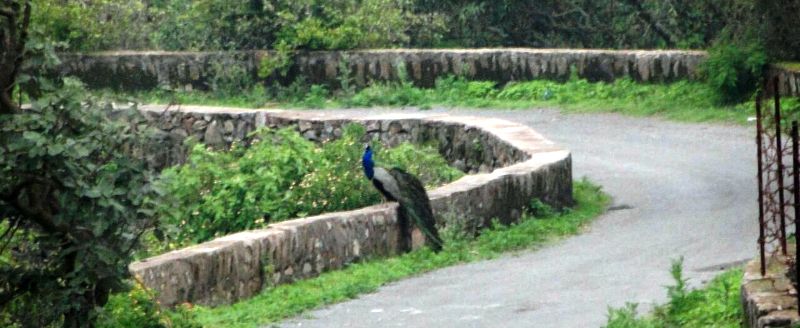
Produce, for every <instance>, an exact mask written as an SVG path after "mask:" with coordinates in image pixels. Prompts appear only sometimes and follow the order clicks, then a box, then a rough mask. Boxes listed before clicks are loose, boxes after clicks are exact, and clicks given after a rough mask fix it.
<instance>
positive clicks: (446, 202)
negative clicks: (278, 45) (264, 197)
mask: <svg viewBox="0 0 800 328" xmlns="http://www.w3.org/2000/svg"><path fill="white" fill-rule="evenodd" d="M144 111H145V113H146V114H147V116H148V117H150V119H156V120H159V124H158V125H159V128H160V129H161V130H162V134H163V136H164V138H169V139H170V140H172V141H175V142H176V143H175V144H178V142H177V141H180V140H182V139H183V138H185V137H186V136H188V135H193V136H196V137H197V138H199V139H200V140H201V141H205V142H208V143H211V144H215V143H216V144H217V146H224V145H225V144H226V143H229V142H231V141H232V140H234V139H238V138H241V137H242V136H244V135H245V134H246V133H247V132H249V131H251V130H252V129H254V128H257V127H260V126H271V127H280V126H295V127H297V128H298V130H299V131H300V132H301V133H303V135H304V136H306V138H309V139H312V140H325V139H330V138H335V137H336V136H337V135H338V133H339V132H340V131H341V127H342V125H343V124H346V123H349V122H356V123H360V124H364V125H365V126H366V127H367V130H368V133H369V134H370V137H371V138H373V139H376V140H381V141H382V142H384V143H386V144H396V143H399V142H401V141H412V142H421V141H425V140H431V139H436V140H438V141H439V145H440V151H441V152H442V154H443V155H444V156H445V157H446V158H448V160H449V161H451V163H455V164H456V165H462V166H463V167H462V168H463V169H464V170H466V171H469V172H471V173H473V174H470V175H467V176H465V177H463V178H461V179H459V180H457V181H455V182H452V183H450V184H448V185H445V186H442V187H440V188H437V189H435V190H431V191H429V193H428V194H429V197H430V198H431V205H432V207H433V209H434V215H435V216H436V219H437V221H438V222H439V224H442V225H445V224H457V225H458V226H459V227H464V228H466V229H480V228H482V227H484V226H486V225H487V224H489V221H490V219H491V218H498V219H500V220H501V221H502V222H505V223H510V222H514V221H515V220H516V219H518V218H519V217H520V215H521V214H522V210H523V208H524V207H526V206H527V205H528V204H529V203H530V201H531V199H533V198H539V199H541V200H543V201H544V202H545V203H548V204H550V205H552V206H555V207H563V206H565V205H569V204H571V203H572V165H571V157H570V153H569V151H567V150H563V149H560V148H559V147H557V146H556V145H554V144H553V143H552V142H550V141H548V140H547V139H545V138H543V137H542V136H541V135H539V134H537V133H536V132H534V131H533V130H531V129H530V128H528V127H526V126H523V125H520V124H516V123H512V122H508V121H503V120H499V119H486V118H472V117H457V116H448V115H425V114H411V115H379V116H371V117H360V118H347V117H342V116H334V115H326V114H311V113H307V112H306V113H304V112H284V111H257V110H235V109H219V108H213V109H212V108H201V107H190V108H183V109H180V110H170V111H167V112H162V111H161V110H159V109H157V108H154V107H149V108H145V109H144ZM183 152H184V151H183V150H182V149H180V147H178V146H172V147H167V148H166V149H165V153H167V154H168V155H169V156H165V158H163V159H162V160H164V161H165V163H174V162H179V161H180V160H181V159H182V158H184V156H185V155H184V153H183ZM170 156H171V157H170ZM398 236H399V231H398V226H397V205H396V204H395V203H386V204H382V205H375V206H370V207H366V208H362V209H359V210H354V211H346V212H336V213H329V214H325V215H320V216H314V217H309V218H304V219H296V220H291V221H284V222H279V223H274V224H270V225H269V226H268V227H267V228H265V229H260V230H254V231H246V232H241V233H236V234H233V235H229V236H226V237H222V238H218V239H215V240H213V241H210V242H206V243H203V244H199V245H196V246H192V247H189V248H186V249H182V250H177V251H174V252H170V253H167V254H163V255H161V256H156V257H153V258H149V259H146V260H143V261H140V262H136V263H133V264H131V265H130V270H131V272H132V273H133V274H134V275H135V276H137V277H139V278H140V279H141V280H142V281H143V282H144V283H145V285H146V286H148V287H150V288H153V289H155V290H157V291H158V292H159V298H160V301H161V303H162V304H164V305H167V306H172V305H175V304H179V303H181V302H192V303H199V304H206V305H219V304H228V303H232V302H234V301H236V300H239V299H243V298H247V297H250V296H253V295H254V294H256V293H257V292H259V291H260V290H261V288H262V287H263V286H265V285H270V284H279V283H286V282H291V281H294V280H296V279H303V278H309V277H313V276H316V275H318V274H320V273H321V272H324V271H327V270H333V269H339V268H342V267H344V266H345V265H347V264H349V263H352V262H354V261H358V260H360V259H363V258H369V257H378V256H389V255H393V254H397V252H398ZM413 244H414V245H415V247H419V246H420V245H422V237H421V234H419V233H415V234H414V242H413Z"/></svg>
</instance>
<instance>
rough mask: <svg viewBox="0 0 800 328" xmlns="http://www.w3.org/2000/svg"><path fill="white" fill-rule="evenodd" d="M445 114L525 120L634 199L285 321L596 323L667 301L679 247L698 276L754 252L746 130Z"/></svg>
mask: <svg viewBox="0 0 800 328" xmlns="http://www.w3.org/2000/svg"><path fill="white" fill-rule="evenodd" d="M434 111H445V112H446V110H437V109H434ZM351 112H353V113H363V112H364V111H351ZM450 112H453V113H454V114H461V115H479V116H493V117H499V118H504V119H507V120H510V121H515V122H520V123H524V124H527V125H529V126H531V127H532V128H533V129H535V130H537V131H539V132H541V133H542V134H544V135H545V136H546V137H548V138H550V139H551V140H553V141H555V142H557V143H559V144H561V145H563V146H564V147H566V148H568V149H570V150H572V152H573V163H574V164H573V165H574V166H573V169H574V176H575V177H576V178H578V177H581V176H587V177H589V178H590V179H591V180H593V181H594V182H596V183H599V184H601V185H603V187H604V189H605V191H606V192H608V193H609V194H611V195H612V196H613V197H614V204H613V205H628V206H630V207H631V208H630V209H623V210H612V211H609V212H608V213H606V214H604V215H602V216H601V217H600V218H599V219H598V220H597V221H595V222H594V223H593V224H592V225H591V227H590V228H589V229H588V231H586V232H585V233H583V234H581V235H579V236H576V237H573V238H569V239H567V240H564V241H561V242H558V243H556V244H554V245H552V246H550V247H547V248H545V249H541V250H539V251H533V252H526V253H522V254H517V255H508V256H506V257H502V258H499V259H495V260H490V261H482V262H477V263H472V264H465V265H459V266H455V267H450V268H445V269H442V270H437V271H434V272H430V273H428V274H424V275H421V276H418V277H414V278H410V279H406V280H403V281H400V282H397V283H393V284H390V285H387V286H384V287H383V288H381V289H380V290H378V291H377V292H375V293H372V294H368V295H363V296H361V297H360V298H358V299H355V300H352V301H349V302H344V303H340V304H336V305H333V306H329V307H327V308H323V309H320V310H317V311H313V312H310V313H307V314H304V315H302V316H300V317H298V318H294V319H290V320H287V321H286V322H283V323H282V324H281V325H282V326H285V327H297V326H300V327H436V328H444V327H564V326H570V327H599V326H602V325H603V324H604V323H605V322H606V313H607V308H608V306H614V307H619V306H622V305H624V304H625V302H638V303H641V304H642V306H641V307H644V308H648V307H649V306H650V305H652V304H654V303H660V302H663V301H664V300H665V298H666V297H665V290H664V288H663V286H665V285H668V284H670V283H671V280H670V277H669V272H668V270H669V267H670V260H671V259H674V258H678V257H680V256H683V257H684V258H685V270H686V273H687V275H688V277H690V278H691V279H692V280H691V281H692V282H693V283H694V284H699V283H702V282H703V281H706V280H707V279H709V278H710V277H712V276H713V275H715V274H717V273H719V270H720V269H721V268H726V267H729V266H730V265H735V264H737V263H741V262H742V261H744V260H747V259H749V258H751V257H752V256H753V255H754V254H755V252H756V244H755V240H756V236H757V229H758V225H757V223H756V220H755V215H756V210H755V209H756V202H755V199H756V188H755V178H754V177H755V159H754V157H755V155H754V152H755V143H754V142H753V141H751V140H752V138H751V136H753V135H754V134H753V129H752V128H745V127H739V126H730V125H707V124H681V123H672V122H665V121H662V120H658V119H651V118H630V117H624V116H620V115H615V114H578V115H568V114H560V113H559V112H557V111H553V110H526V111H519V110H516V111H499V110H457V111H453V110H450Z"/></svg>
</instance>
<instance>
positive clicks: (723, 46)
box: [701, 41, 767, 103]
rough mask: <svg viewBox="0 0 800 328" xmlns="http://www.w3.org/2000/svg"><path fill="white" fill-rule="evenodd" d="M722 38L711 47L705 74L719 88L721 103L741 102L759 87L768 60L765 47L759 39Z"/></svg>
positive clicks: (711, 84)
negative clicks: (726, 39) (732, 39)
mask: <svg viewBox="0 0 800 328" xmlns="http://www.w3.org/2000/svg"><path fill="white" fill-rule="evenodd" d="M739 43H740V42H736V43H734V42H727V41H721V42H718V43H717V44H715V45H714V46H713V47H712V48H711V49H709V51H708V60H706V62H705V63H704V64H703V66H702V73H701V74H702V75H703V77H704V78H705V80H706V81H707V82H708V84H709V85H710V86H711V88H712V89H714V90H715V91H716V94H717V97H718V101H719V102H721V103H737V102H741V101H744V100H746V99H748V98H750V97H751V96H752V95H753V92H754V91H755V90H756V88H757V87H758V83H759V79H760V78H761V76H762V75H763V72H764V68H765V66H766V64H767V55H766V52H765V50H764V48H763V47H762V46H761V45H760V44H759V43H757V42H748V43H746V44H739Z"/></svg>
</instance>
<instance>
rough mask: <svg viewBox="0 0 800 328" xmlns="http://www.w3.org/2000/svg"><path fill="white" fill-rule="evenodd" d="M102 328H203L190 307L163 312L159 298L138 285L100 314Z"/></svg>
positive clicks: (116, 297)
mask: <svg viewBox="0 0 800 328" xmlns="http://www.w3.org/2000/svg"><path fill="white" fill-rule="evenodd" d="M98 312H99V313H98V316H97V319H96V320H95V322H94V325H95V327H98V328H202V326H201V325H200V323H199V322H197V319H196V318H195V317H196V316H195V314H194V313H193V312H191V307H190V305H188V304H182V305H178V306H176V307H175V308H174V309H173V310H170V311H163V310H162V309H161V306H160V305H159V304H158V303H157V301H156V300H155V295H154V294H153V293H152V292H151V291H150V290H148V289H147V288H145V287H144V286H142V285H141V284H138V283H137V284H135V285H134V286H133V287H132V288H131V289H130V291H128V292H126V293H118V294H115V295H112V296H111V297H110V298H109V300H108V303H106V305H105V306H103V308H102V309H101V310H100V311H98Z"/></svg>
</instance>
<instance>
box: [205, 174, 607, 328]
mask: <svg viewBox="0 0 800 328" xmlns="http://www.w3.org/2000/svg"><path fill="white" fill-rule="evenodd" d="M574 195H575V199H576V201H577V205H576V206H575V207H574V208H572V209H570V210H567V211H564V212H561V213H554V212H552V211H548V210H547V209H546V207H541V206H537V208H538V209H539V210H538V211H536V215H537V216H536V218H535V219H534V216H533V215H527V216H526V217H525V218H523V220H521V221H520V223H518V224H515V225H511V226H502V225H495V226H494V227H493V228H491V229H488V230H485V231H484V232H483V233H482V234H481V235H480V236H478V237H476V238H466V237H465V236H463V235H459V234H456V233H454V232H452V231H451V232H448V233H445V234H444V235H445V240H446V244H445V248H444V250H442V251H441V252H440V253H438V254H435V253H432V252H431V251H429V250H427V249H423V250H418V251H414V252H411V253H408V254H404V255H401V256H397V257H392V258H383V259H374V260H371V261H367V262H363V263H357V264H353V265H351V266H349V267H347V268H345V269H343V270H339V271H331V272H327V273H324V274H322V275H321V276H319V277H317V278H313V279H308V280H303V281H299V282H296V283H293V284H288V285H280V286H277V287H271V288H267V289H266V290H265V291H263V292H262V293H261V294H260V295H258V296H256V297H254V298H251V299H248V300H245V301H242V302H239V303H236V304H233V305H230V306H223V307H217V308H205V307H195V309H194V310H193V311H194V313H195V314H196V316H197V319H198V320H199V321H200V322H201V323H202V324H203V326H206V327H255V326H257V325H262V324H268V323H271V322H276V321H279V320H281V319H285V318H287V317H290V316H293V315H297V314H299V313H301V312H303V311H306V310H310V309H313V308H316V307H319V306H321V305H325V304H331V303H336V302H341V301H344V300H347V299H351V298H354V297H356V296H358V295H360V294H363V293H368V292H372V291H375V290H376V289H377V288H378V287H380V286H381V285H384V284H386V283H389V282H392V281H396V280H399V279H401V278H405V277H409V276H413V275H417V274H421V273H424V272H428V271H431V270H435V269H438V268H442V267H446V266H450V265H454V264H459V263H465V262H471V261H477V260H483V259H490V258H493V257H497V256H499V255H501V254H502V253H503V252H508V251H514V250H522V249H530V248H536V247H540V246H542V245H544V244H545V243H547V242H548V241H551V240H554V239H557V238H561V237H564V236H568V235H573V234H576V233H578V232H579V231H580V229H581V227H582V226H583V225H584V224H586V223H587V222H589V221H590V220H592V219H593V218H595V217H596V216H598V215H599V214H600V213H602V212H603V211H604V210H605V207H606V205H607V204H608V202H609V197H608V196H607V195H606V194H604V193H603V192H602V191H601V190H600V188H599V187H598V186H595V185H593V184H591V183H590V182H588V181H586V180H582V181H579V182H576V183H575V188H574Z"/></svg>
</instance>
